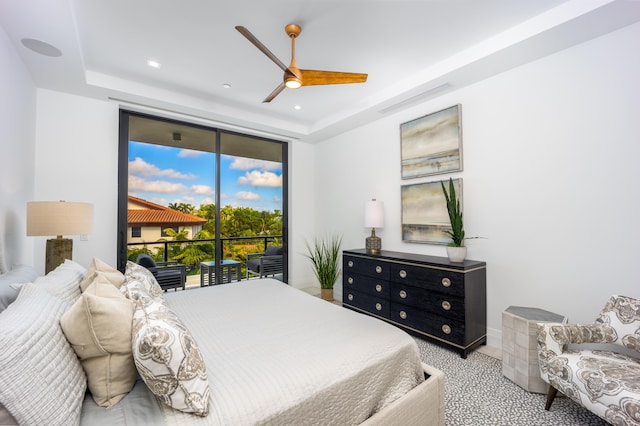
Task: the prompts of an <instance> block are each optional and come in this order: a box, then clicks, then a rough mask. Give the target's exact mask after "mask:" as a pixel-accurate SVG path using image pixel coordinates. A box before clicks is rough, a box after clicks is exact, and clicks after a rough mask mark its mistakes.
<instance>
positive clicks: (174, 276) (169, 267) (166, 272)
mask: <svg viewBox="0 0 640 426" xmlns="http://www.w3.org/2000/svg"><path fill="white" fill-rule="evenodd" d="M136 263H137V264H138V265H140V266H144V267H145V268H147V269H148V270H149V271H151V273H152V274H153V276H154V277H155V278H156V281H158V284H160V287H162V289H163V290H165V291H167V290H168V289H171V288H173V289H177V288H181V289H183V290H184V286H185V283H186V281H187V265H183V264H182V263H178V261H177V260H170V261H168V262H156V261H155V260H153V258H152V257H151V256H149V255H148V254H144V253H141V254H139V255H138V258H137V259H136Z"/></svg>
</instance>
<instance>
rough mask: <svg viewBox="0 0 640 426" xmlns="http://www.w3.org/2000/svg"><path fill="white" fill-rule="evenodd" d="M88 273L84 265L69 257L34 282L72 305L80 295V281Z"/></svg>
mask: <svg viewBox="0 0 640 426" xmlns="http://www.w3.org/2000/svg"><path fill="white" fill-rule="evenodd" d="M86 273H87V270H86V269H85V268H84V267H82V266H81V265H79V264H77V263H76V262H74V261H73V260H69V259H67V260H65V261H64V263H62V264H61V265H59V266H58V267H57V268H56V269H54V270H53V271H51V272H49V273H48V274H47V275H45V276H44V277H38V278H36V279H35V280H34V281H33V282H34V284H37V285H39V286H41V287H42V288H44V289H45V290H47V291H48V292H49V293H51V294H53V295H54V296H57V297H59V298H60V299H62V300H64V301H65V302H66V303H67V304H68V305H69V306H71V305H73V304H74V303H75V301H76V300H78V298H79V297H80V282H81V281H82V279H83V278H84V277H85V275H86Z"/></svg>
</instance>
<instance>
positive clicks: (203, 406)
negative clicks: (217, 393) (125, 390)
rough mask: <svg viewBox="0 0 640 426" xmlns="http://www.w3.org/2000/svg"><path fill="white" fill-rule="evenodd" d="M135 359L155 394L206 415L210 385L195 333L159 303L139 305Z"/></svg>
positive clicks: (191, 410)
mask: <svg viewBox="0 0 640 426" xmlns="http://www.w3.org/2000/svg"><path fill="white" fill-rule="evenodd" d="M132 332H133V335H132V348H133V358H134V361H135V363H136V367H137V369H138V372H139V373H140V376H141V377H142V380H144V382H145V383H146V384H147V386H148V387H149V389H150V390H151V392H153V393H154V394H155V395H156V396H158V397H159V398H160V399H161V400H162V401H163V402H164V403H165V404H167V405H169V406H170V407H173V408H175V409H176V410H180V411H184V412H187V413H194V414H197V415H199V416H206V415H207V414H208V413H209V382H208V381H207V371H206V367H205V365H204V360H203V359H202V354H201V352H200V349H199V348H198V345H197V344H196V342H195V340H194V339H193V337H192V336H191V333H190V332H189V330H187V328H186V327H185V326H184V325H183V324H182V322H181V321H180V319H179V318H178V317H177V316H176V314H174V313H173V312H172V311H171V310H170V309H169V308H168V307H166V306H165V305H163V304H162V303H159V302H154V303H152V304H150V305H147V306H143V305H141V304H137V305H136V310H135V313H134V314H133V330H132Z"/></svg>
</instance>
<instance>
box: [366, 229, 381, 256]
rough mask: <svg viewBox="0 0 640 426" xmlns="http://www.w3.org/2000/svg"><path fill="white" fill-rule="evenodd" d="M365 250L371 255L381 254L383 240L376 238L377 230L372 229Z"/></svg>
mask: <svg viewBox="0 0 640 426" xmlns="http://www.w3.org/2000/svg"><path fill="white" fill-rule="evenodd" d="M365 248H366V250H367V253H369V254H379V253H380V250H382V238H380V237H377V236H376V230H375V228H371V235H370V236H368V237H367V239H366V240H365Z"/></svg>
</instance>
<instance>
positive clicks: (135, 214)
mask: <svg viewBox="0 0 640 426" xmlns="http://www.w3.org/2000/svg"><path fill="white" fill-rule="evenodd" d="M129 201H133V202H135V203H137V204H140V205H143V206H146V207H147V208H145V209H128V210H127V223H128V224H129V226H131V225H135V226H145V225H146V226H149V225H151V226H153V225H166V226H187V225H200V224H203V223H205V222H206V221H207V220H206V219H203V218H201V217H198V216H193V215H190V214H187V213H182V212H179V211H177V210H173V209H170V208H168V207H164V206H161V205H159V204H155V203H152V202H150V201H147V200H143V199H142V198H137V197H132V196H129Z"/></svg>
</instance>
